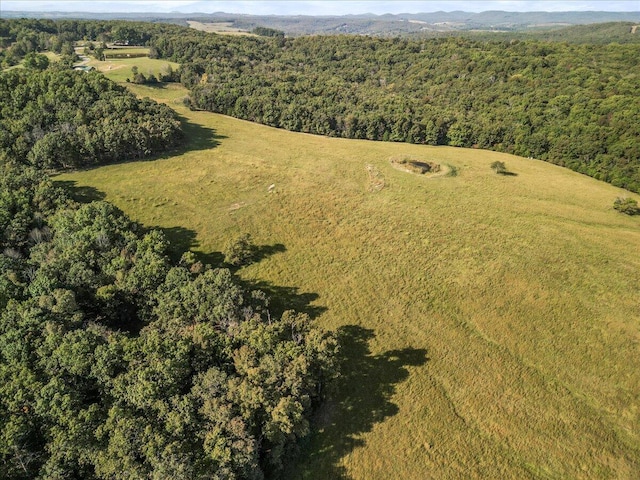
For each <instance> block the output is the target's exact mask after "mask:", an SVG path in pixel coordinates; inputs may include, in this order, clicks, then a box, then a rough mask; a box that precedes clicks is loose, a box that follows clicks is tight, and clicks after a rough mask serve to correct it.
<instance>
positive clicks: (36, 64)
mask: <svg viewBox="0 0 640 480" xmlns="http://www.w3.org/2000/svg"><path fill="white" fill-rule="evenodd" d="M22 64H23V65H24V66H25V68H32V69H35V70H45V69H46V68H47V67H48V66H49V59H48V58H47V57H46V55H41V54H39V53H35V52H30V53H27V54H26V55H25V56H24V60H23V62H22Z"/></svg>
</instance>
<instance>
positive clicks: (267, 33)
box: [251, 27, 284, 38]
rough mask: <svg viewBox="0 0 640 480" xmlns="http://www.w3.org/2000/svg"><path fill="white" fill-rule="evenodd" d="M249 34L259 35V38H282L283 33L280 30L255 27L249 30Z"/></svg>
mask: <svg viewBox="0 0 640 480" xmlns="http://www.w3.org/2000/svg"><path fill="white" fill-rule="evenodd" d="M251 33H253V34H255V35H259V36H261V37H280V38H284V32H283V31H282V30H276V29H275V28H267V27H255V28H254V29H253V30H251Z"/></svg>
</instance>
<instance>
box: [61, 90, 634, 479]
mask: <svg viewBox="0 0 640 480" xmlns="http://www.w3.org/2000/svg"><path fill="white" fill-rule="evenodd" d="M131 87H132V89H133V90H134V91H136V92H137V93H138V94H140V95H148V96H152V97H155V98H158V99H159V100H162V101H166V102H168V103H169V104H170V105H171V106H173V107H174V108H176V109H177V110H178V111H179V112H180V114H181V115H183V116H184V118H185V121H186V122H188V123H187V131H188V132H189V135H190V138H191V143H190V146H189V147H188V149H187V151H185V152H178V153H176V154H175V155H167V156H166V158H160V159H157V160H154V161H146V162H137V163H126V164H119V165H112V166H106V167H102V168H98V169H94V170H89V171H83V172H76V173H68V174H64V175H61V176H60V177H59V180H64V181H71V182H75V184H76V185H77V186H89V187H93V188H95V189H97V191H99V192H103V193H104V194H105V196H106V199H107V200H109V201H111V202H113V203H115V204H116V205H118V206H119V207H120V208H122V209H123V210H124V211H125V212H127V213H128V214H129V215H130V216H132V217H133V218H134V219H135V220H138V221H140V222H142V223H143V224H145V225H147V226H160V227H162V228H164V229H165V230H166V231H167V232H168V233H169V235H170V236H171V237H172V238H174V239H175V240H178V241H180V242H181V245H182V246H184V245H188V244H191V246H192V248H194V249H195V250H197V251H200V252H204V253H211V252H219V251H221V250H222V249H223V247H224V245H225V244H226V243H227V241H228V240H229V239H230V238H232V237H236V236H237V235H238V234H240V233H244V232H248V233H251V235H252V236H253V238H254V240H255V241H256V243H257V244H259V245H263V246H273V245H277V244H282V245H284V248H285V251H280V252H278V253H273V254H272V255H270V256H266V258H264V259H262V261H260V262H259V263H257V264H254V265H251V266H249V267H246V268H245V269H243V270H241V271H240V272H239V273H240V274H241V275H242V276H243V277H244V278H246V279H251V280H254V281H258V282H263V283H264V284H266V285H267V286H271V287H272V290H277V291H279V292H281V293H282V292H284V291H285V290H286V291H287V292H288V295H289V296H290V297H294V299H296V300H297V301H298V302H301V303H304V302H305V301H308V300H312V306H315V307H321V308H322V309H324V310H323V311H322V312H321V314H320V315H319V316H318V317H317V321H318V322H320V324H322V325H323V326H324V327H326V328H329V329H337V330H339V332H340V335H341V336H342V338H343V340H344V345H345V346H344V349H343V355H344V357H345V358H344V362H345V367H344V378H343V380H342V381H341V382H340V383H339V384H338V387H339V388H338V389H337V391H336V392H335V394H333V395H332V397H331V398H330V399H329V401H328V402H327V403H326V404H325V406H324V408H323V409H322V411H321V412H319V414H318V418H317V422H316V423H317V425H316V428H317V430H316V432H315V433H314V435H313V436H312V438H311V439H310V440H309V442H308V443H307V445H306V446H305V447H304V448H303V452H302V453H301V455H300V459H299V462H298V463H297V464H296V465H295V466H294V467H293V468H291V470H290V471H289V472H288V476H289V477H291V478H305V479H324V478H326V479H329V478H340V477H344V478H353V479H390V478H402V479H426V478H434V479H442V478H460V479H467V478H478V479H486V478H518V479H521V478H584V479H587V478H598V479H600V478H612V479H613V478H628V479H632V478H637V477H638V473H639V472H640V412H639V410H638V407H639V405H640V368H639V367H640V355H639V353H640V352H639V350H640V349H639V343H638V342H639V340H640V306H639V303H638V299H639V298H640V257H639V255H638V254H639V252H640V218H638V217H627V216H625V215H622V214H619V213H617V212H616V211H614V210H613V208H612V204H613V201H614V200H615V198H616V197H617V196H621V195H627V196H631V197H634V198H638V196H636V195H630V194H628V193H627V192H623V191H622V190H620V189H617V188H614V187H612V186H610V185H607V184H604V183H602V182H598V181H596V180H593V179H591V178H588V177H585V176H582V175H579V174H577V173H574V172H571V171H568V170H565V169H562V168H559V167H556V166H553V165H550V164H547V163H544V162H540V161H535V160H527V159H523V158H519V157H515V156H510V155H505V154H498V153H492V152H486V151H479V150H467V149H456V148H445V147H426V146H415V145H408V144H395V143H382V142H368V141H355V140H342V139H331V138H324V137H317V136H311V135H305V134H297V133H291V132H286V131H282V130H275V129H272V128H268V127H265V126H260V125H255V124H251V123H249V122H244V121H241V120H236V119H232V118H228V117H224V116H221V115H215V114H211V113H207V112H190V111H187V110H186V109H184V108H183V107H182V104H181V99H182V98H183V97H184V96H185V95H186V92H185V91H184V90H183V89H181V88H180V87H179V86H176V85H169V86H167V87H165V88H162V89H151V88H147V87H141V86H131ZM393 156H408V157H411V158H419V159H422V160H424V161H429V162H435V163H438V164H441V165H452V166H454V167H455V168H456V169H457V176H455V177H436V178H425V177H423V176H420V175H414V174H409V173H406V172H403V171H400V170H398V169H396V168H394V167H393V166H392V165H391V163H390V162H389V158H391V157H393ZM495 160H500V161H503V162H505V163H506V165H507V168H508V169H509V170H510V171H511V172H514V173H516V174H517V176H501V175H496V174H495V173H494V172H493V171H492V170H491V169H490V167H489V165H490V164H491V163H492V162H493V161H495ZM372 171H373V172H374V173H375V175H373V177H372V174H371V172H372ZM372 178H373V179H374V181H375V182H376V185H377V186H378V187H379V186H380V185H382V187H381V188H377V187H376V188H371V181H372ZM272 184H275V188H273V189H272V191H271V192H269V186H270V185H272ZM279 250H282V248H280V249H279ZM274 251H275V249H274ZM275 287H291V288H290V289H288V290H287V289H284V288H275ZM294 294H295V295H294Z"/></svg>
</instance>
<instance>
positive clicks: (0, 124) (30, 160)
mask: <svg viewBox="0 0 640 480" xmlns="http://www.w3.org/2000/svg"><path fill="white" fill-rule="evenodd" d="M0 98H2V99H3V104H2V108H1V110H0V162H2V161H5V162H18V163H26V164H29V165H33V166H35V167H37V168H39V169H58V168H69V167H86V166H90V165H97V164H100V163H104V162H112V161H117V160H128V159H138V158H143V157H147V156H149V155H153V154H157V153H159V152H162V151H164V150H166V149H167V148H169V147H171V146H175V145H178V144H180V143H181V142H182V139H183V134H182V129H181V125H180V121H179V119H178V118H177V116H176V114H175V112H174V111H173V110H171V109H170V108H169V107H167V106H166V105H163V104H158V103H156V102H154V101H152V100H149V99H143V100H140V99H137V98H136V97H135V96H134V95H133V94H132V93H131V92H129V91H128V90H126V89H125V88H123V87H121V86H119V85H117V84H116V83H114V82H112V81H111V80H109V79H107V78H106V77H105V76H104V75H102V74H101V73H98V72H91V73H85V72H75V71H72V70H69V69H68V68H64V67H55V66H54V67H50V68H48V69H46V70H44V71H37V70H31V69H13V70H10V71H6V72H2V73H1V74H0Z"/></svg>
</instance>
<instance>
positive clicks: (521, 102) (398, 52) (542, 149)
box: [151, 31, 640, 191]
mask: <svg viewBox="0 0 640 480" xmlns="http://www.w3.org/2000/svg"><path fill="white" fill-rule="evenodd" d="M151 44H152V45H153V46H154V48H155V49H156V51H157V53H158V55H159V56H162V57H165V58H169V59H171V60H174V61H177V62H181V63H182V64H183V66H182V81H183V83H184V84H185V86H187V87H188V88H190V89H191V90H192V92H191V97H190V100H191V105H192V106H193V108H197V109H205V110H210V111H214V112H220V113H224V114H226V115H232V116H235V117H238V118H243V119H247V120H252V121H256V122H260V123H264V124H267V125H271V126H275V127H280V128H286V129H289V130H294V131H302V132H308V133H316V134H320V135H330V136H337V137H345V138H361V139H369V140H385V141H398V142H412V143H421V144H428V145H452V146H460V147H474V148H486V149H493V150H497V151H503V152H509V153H514V154H517V155H521V156H525V157H535V158H539V159H543V160H547V161H550V162H553V163H556V164H559V165H563V166H566V167H568V168H571V169H573V170H576V171H579V172H581V173H585V174H587V175H591V176H593V177H596V178H598V179H601V180H604V181H607V182H610V183H612V184H614V185H616V186H620V187H624V188H627V189H629V190H632V191H640V168H639V162H640V143H638V142H637V139H638V138H640V122H639V121H638V120H639V118H640V96H638V90H639V87H640V79H639V78H638V76H637V74H636V73H635V71H636V70H637V69H638V62H639V61H640V46H637V45H615V44H613V45H588V44H587V45H568V44H562V43H544V42H537V41H517V40H513V41H507V42H480V41H474V40H469V39H463V38H448V39H437V40H415V41H410V40H403V39H397V38H396V39H375V38H368V37H352V36H324V37H302V38H295V39H278V40H273V39H259V38H240V37H224V36H216V35H206V34H201V33H199V32H188V31H185V32H184V34H182V35H163V36H159V37H154V38H153V39H152V40H151Z"/></svg>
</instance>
